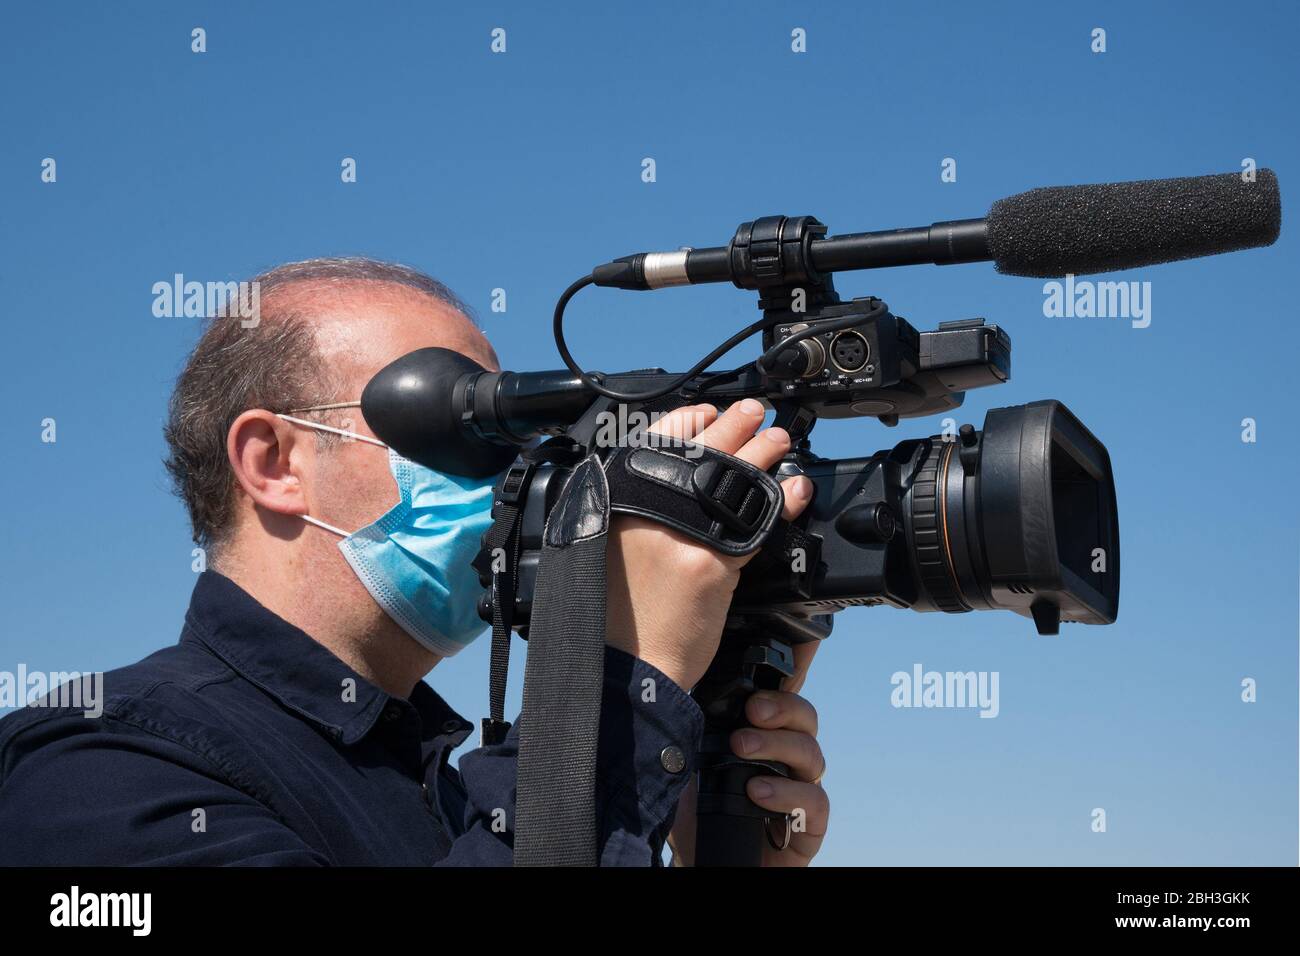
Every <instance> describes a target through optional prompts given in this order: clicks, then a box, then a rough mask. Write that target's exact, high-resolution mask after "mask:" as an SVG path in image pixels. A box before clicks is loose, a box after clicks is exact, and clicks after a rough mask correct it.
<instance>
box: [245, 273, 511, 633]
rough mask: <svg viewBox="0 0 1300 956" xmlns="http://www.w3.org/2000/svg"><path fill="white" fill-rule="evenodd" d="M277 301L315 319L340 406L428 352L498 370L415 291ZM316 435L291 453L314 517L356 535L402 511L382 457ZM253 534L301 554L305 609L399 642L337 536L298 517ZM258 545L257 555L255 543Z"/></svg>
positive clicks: (308, 289) (460, 326)
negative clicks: (382, 374) (379, 376)
mask: <svg viewBox="0 0 1300 956" xmlns="http://www.w3.org/2000/svg"><path fill="white" fill-rule="evenodd" d="M277 295H283V296H286V297H292V298H293V301H287V302H286V301H284V300H281V302H279V303H277V307H279V308H286V307H288V308H293V309H295V310H300V311H301V312H302V313H303V314H305V315H308V316H311V317H312V318H311V319H310V320H309V321H311V323H312V325H313V326H314V327H315V330H316V339H317V348H318V350H319V352H320V357H321V360H322V365H323V366H324V368H325V369H326V370H328V372H329V374H330V376H331V378H332V379H333V380H334V381H336V382H337V383H338V384H339V388H338V390H337V392H336V394H335V396H334V398H333V401H355V400H357V399H359V398H360V397H361V392H362V390H363V389H364V388H365V387H366V384H367V383H368V382H369V381H370V379H371V378H372V377H373V376H374V374H375V373H376V372H378V371H379V370H380V369H381V368H383V367H384V366H386V365H388V364H389V363H390V362H392V361H393V360H394V359H397V358H399V357H401V356H403V355H405V354H407V353H408V352H412V351H414V350H416V349H421V348H427V347H429V346H439V347H442V348H448V349H453V350H455V351H457V352H460V353H462V354H464V355H466V356H468V357H469V358H472V359H473V360H474V361H475V362H478V363H479V364H480V365H482V366H484V367H485V368H487V369H490V370H493V371H496V370H498V369H499V365H498V362H497V357H496V353H495V352H494V351H493V350H492V347H491V345H489V344H488V342H487V339H485V338H484V337H483V335H482V333H481V332H479V331H478V329H477V328H476V327H475V326H474V324H473V323H472V322H470V320H469V319H467V318H466V317H465V316H464V315H462V314H460V313H459V312H457V311H456V310H455V309H453V308H451V307H450V306H447V305H444V304H442V303H440V302H438V301H436V300H434V299H432V298H431V297H429V296H427V295H424V294H421V293H419V292H416V291H415V290H411V289H407V288H405V287H403V286H397V285H390V284H387V283H380V282H364V283H354V284H350V285H346V286H343V287H341V288H335V287H333V286H330V285H326V284H317V283H301V284H297V285H294V286H290V287H289V288H287V289H283V290H279V291H278V292H277ZM304 417H307V418H309V419H311V420H312V421H317V422H320V423H321V424H324V425H330V426H332V427H335V428H342V429H345V430H347V431H352V432H356V433H357V434H360V435H366V436H371V437H375V435H374V431H373V430H372V429H371V427H370V425H369V424H368V423H367V422H366V420H365V417H364V416H363V415H362V414H361V409H360V408H344V409H337V410H330V411H325V412H311V413H307V414H305V415H304ZM286 424H288V423H286ZM315 435H316V433H313V432H309V431H308V430H307V429H306V428H303V427H298V429H297V433H296V434H295V442H296V445H295V451H294V457H295V462H296V463H301V471H300V474H301V478H300V481H301V486H302V492H303V495H304V498H305V503H306V507H307V513H308V514H309V515H311V517H313V518H316V519H318V520H320V521H324V522H326V523H328V524H331V525H333V526H334V527H336V528H339V529H341V530H343V531H346V532H348V533H351V532H354V531H356V530H358V529H360V528H362V527H364V526H366V525H368V524H370V523H371V522H373V521H374V520H375V519H377V518H379V517H380V516H381V515H383V514H384V513H385V512H387V511H388V510H389V509H391V508H392V507H393V506H394V505H395V504H397V502H398V498H399V495H398V490H397V484H396V482H395V481H394V479H393V475H392V472H391V471H390V469H389V464H388V452H387V451H386V450H385V449H383V448H381V447H379V446H377V445H372V444H370V443H369V442H361V441H355V440H347V439H340V440H335V441H330V442H327V443H320V444H319V445H318V443H317V442H316V439H315ZM277 519H278V520H277ZM248 530H249V531H250V532H251V533H252V534H253V535H266V534H270V535H271V536H273V537H276V538H285V537H289V538H290V539H291V540H292V541H293V542H294V543H296V544H297V545H298V550H297V552H296V554H295V555H294V557H293V559H292V560H293V563H294V565H295V577H296V583H297V588H298V590H299V599H300V600H304V601H313V602H318V604H325V605H328V607H329V609H330V611H331V614H332V615H333V616H334V617H335V618H336V619H338V620H340V621H345V622H347V623H348V624H349V626H350V628H351V629H352V630H355V631H359V632H370V633H374V632H376V631H379V632H383V633H389V634H400V633H402V632H400V630H399V629H398V628H397V625H396V624H394V623H393V622H392V621H390V620H389V619H388V618H387V616H386V615H385V614H384V612H383V611H382V610H381V609H380V608H379V606H378V605H376V604H375V603H374V601H373V600H372V599H371V597H370V595H369V593H368V592H367V591H366V590H365V588H364V587H363V586H362V584H361V582H360V581H359V580H357V578H356V576H355V574H354V573H353V572H352V569H351V568H350V567H349V566H348V564H347V562H346V561H344V559H343V556H342V555H341V554H340V553H339V550H338V542H339V539H338V537H336V536H335V535H333V534H331V533H330V532H328V531H324V530H322V529H320V528H317V527H314V526H312V525H309V524H307V523H305V522H303V521H302V520H301V519H300V518H297V517H291V516H276V518H275V519H272V520H271V521H270V523H268V522H267V521H266V520H263V521H261V522H257V523H256V524H254V525H253V526H252V527H250V528H248ZM263 540H264V538H263ZM252 544H253V545H254V546H256V544H257V542H256V540H254V541H253V542H252Z"/></svg>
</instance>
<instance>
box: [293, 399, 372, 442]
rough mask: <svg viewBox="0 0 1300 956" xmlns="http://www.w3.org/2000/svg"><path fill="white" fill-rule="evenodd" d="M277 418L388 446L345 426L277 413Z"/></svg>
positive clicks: (305, 409)
mask: <svg viewBox="0 0 1300 956" xmlns="http://www.w3.org/2000/svg"><path fill="white" fill-rule="evenodd" d="M294 411H315V409H307V408H304V409H294ZM276 417H277V418H283V419H284V420H285V421H286V422H293V423H294V424H295V425H303V426H305V427H307V428H315V429H317V430H318V431H323V432H333V433H334V434H335V435H342V436H343V437H344V438H355V439H356V440H357V441H364V442H369V443H370V444H372V445H378V446H379V447H380V448H387V447H388V446H387V445H386V444H384V443H383V442H381V441H380V440H379V439H378V438H371V437H370V436H369V435H358V434H357V433H356V432H350V431H348V430H347V429H345V428H335V427H334V426H333V425H322V424H321V423H320V422H309V421H307V419H305V418H294V417H293V416H292V415H285V414H283V413H277V415H276Z"/></svg>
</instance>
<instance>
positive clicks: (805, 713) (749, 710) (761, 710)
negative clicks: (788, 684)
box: [745, 690, 817, 737]
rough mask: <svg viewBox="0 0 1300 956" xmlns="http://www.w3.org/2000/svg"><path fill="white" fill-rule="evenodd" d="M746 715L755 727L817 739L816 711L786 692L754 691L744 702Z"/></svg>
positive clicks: (795, 695)
mask: <svg viewBox="0 0 1300 956" xmlns="http://www.w3.org/2000/svg"><path fill="white" fill-rule="evenodd" d="M745 716H746V717H748V718H749V722H750V723H751V724H753V725H754V726H755V727H761V728H766V729H769V730H797V731H798V732H799V733H801V734H810V735H812V736H813V737H816V736H817V708H816V707H814V706H813V705H812V704H811V703H809V702H808V701H806V700H804V699H803V698H802V697H800V696H799V695H798V694H791V693H790V692H788V691H780V690H760V691H755V692H754V693H752V694H750V695H749V699H748V700H747V701H745Z"/></svg>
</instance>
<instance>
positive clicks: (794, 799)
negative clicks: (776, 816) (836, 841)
mask: <svg viewBox="0 0 1300 956" xmlns="http://www.w3.org/2000/svg"><path fill="white" fill-rule="evenodd" d="M745 792H746V793H747V794H748V795H749V799H751V800H753V801H754V802H755V803H756V804H758V805H759V806H760V807H762V808H763V809H765V810H773V811H775V812H777V813H789V814H791V815H793V816H795V817H796V818H797V819H798V821H799V826H800V827H802V828H803V829H802V830H801V831H799V832H802V833H807V834H810V835H812V836H815V837H822V836H825V835H826V825H827V824H828V823H829V822H830V818H831V801H830V798H829V797H827V796H826V791H825V790H823V789H822V788H821V787H819V786H817V784H815V783H802V782H800V781H798V780H786V779H785V778H784V777H767V776H762V777H752V778H750V781H749V783H747V784H746V785H745Z"/></svg>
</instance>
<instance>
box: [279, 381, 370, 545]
mask: <svg viewBox="0 0 1300 956" xmlns="http://www.w3.org/2000/svg"><path fill="white" fill-rule="evenodd" d="M359 407H361V403H360V402H335V403H334V404H333V405H311V406H309V407H307V408H294V409H291V411H295V412H323V411H327V410H329V409H332V408H359ZM276 417H277V418H283V419H284V420H285V421H286V422H293V423H294V424H295V425H302V426H304V427H306V428H315V429H318V430H319V431H323V432H333V433H334V434H335V435H342V436H343V437H345V438H354V439H356V440H358V441H364V442H369V443H370V444H372V445H378V446H379V447H380V448H387V447H388V445H386V444H385V443H384V442H381V441H380V440H379V439H378V438H371V437H369V436H368V435H358V434H357V433H356V432H350V431H347V430H345V429H342V428H335V427H334V426H332V425H322V424H321V423H320V422H309V421H307V420H306V419H305V418H294V417H293V416H292V415H285V414H284V413H283V412H277V413H276ZM298 517H300V518H301V519H302V520H303V521H305V522H307V523H308V524H314V525H315V526H316V527H318V528H324V529H325V530H326V531H332V532H333V533H334V534H336V535H338V536H339V537H340V538H346V537H348V532H346V531H344V530H343V529H342V528H336V527H334V525H332V524H326V523H325V522H324V521H321V520H320V519H319V518H313V517H312V516H311V515H299V516H298Z"/></svg>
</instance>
